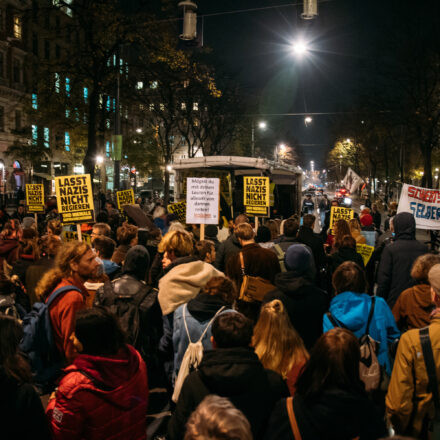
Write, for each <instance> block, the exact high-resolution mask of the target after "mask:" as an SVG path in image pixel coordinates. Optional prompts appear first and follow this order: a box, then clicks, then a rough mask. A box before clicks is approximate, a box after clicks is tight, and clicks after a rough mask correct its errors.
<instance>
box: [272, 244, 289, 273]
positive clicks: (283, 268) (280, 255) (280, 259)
mask: <svg viewBox="0 0 440 440" xmlns="http://www.w3.org/2000/svg"><path fill="white" fill-rule="evenodd" d="M273 247H274V249H275V251H276V253H277V257H278V263H280V267H281V272H286V263H285V262H284V255H285V252H284V251H283V250H282V249H281V246H280V245H279V244H277V243H276V244H274V245H273Z"/></svg>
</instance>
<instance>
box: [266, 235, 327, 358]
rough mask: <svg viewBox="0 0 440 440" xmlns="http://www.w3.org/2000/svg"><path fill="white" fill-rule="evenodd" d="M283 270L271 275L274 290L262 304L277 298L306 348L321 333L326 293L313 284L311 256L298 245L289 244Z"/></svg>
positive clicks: (325, 308)
mask: <svg viewBox="0 0 440 440" xmlns="http://www.w3.org/2000/svg"><path fill="white" fill-rule="evenodd" d="M284 261H285V265H286V269H287V272H281V273H279V274H277V275H276V277H275V287H276V290H273V291H272V292H269V293H268V294H267V295H266V296H265V297H264V301H263V303H267V302H270V301H272V300H274V299H279V300H281V302H282V303H283V304H284V307H285V308H286V311H287V314H288V315H289V318H290V322H291V323H292V325H293V327H294V328H295V329H296V330H297V332H298V333H299V335H300V336H301V338H302V339H303V341H304V345H305V346H306V348H307V350H310V349H311V348H312V347H313V345H314V343H315V342H316V341H317V339H318V338H319V337H320V336H321V334H322V317H323V315H324V313H325V312H326V311H327V309H328V304H329V300H328V296H327V294H326V292H325V291H323V290H321V289H319V288H318V287H316V286H315V284H314V271H313V255H312V252H311V251H310V249H309V248H308V247H307V246H305V245H303V244H301V243H297V244H293V245H291V246H290V247H289V248H288V249H287V251H286V254H285V256H284Z"/></svg>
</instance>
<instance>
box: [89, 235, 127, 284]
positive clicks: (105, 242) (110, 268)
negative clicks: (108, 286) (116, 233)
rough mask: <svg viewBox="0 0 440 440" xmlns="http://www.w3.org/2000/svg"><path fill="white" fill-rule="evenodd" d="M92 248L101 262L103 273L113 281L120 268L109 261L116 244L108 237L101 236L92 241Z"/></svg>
mask: <svg viewBox="0 0 440 440" xmlns="http://www.w3.org/2000/svg"><path fill="white" fill-rule="evenodd" d="M92 246H93V249H94V250H95V252H96V255H97V256H98V258H100V260H101V261H102V265H103V267H104V273H105V274H106V275H107V276H108V277H109V279H110V280H114V279H115V278H116V277H117V276H118V275H119V274H120V272H121V266H119V264H116V263H115V262H114V261H112V260H111V258H112V255H113V252H114V251H115V247H116V243H115V242H114V241H113V240H112V239H111V238H110V237H106V236H104V235H102V236H99V237H96V238H95V239H94V240H93V242H92Z"/></svg>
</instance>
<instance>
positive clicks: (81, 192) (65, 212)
mask: <svg viewBox="0 0 440 440" xmlns="http://www.w3.org/2000/svg"><path fill="white" fill-rule="evenodd" d="M55 191H56V195H57V204H58V213H59V214H60V215H61V221H62V223H87V222H92V221H93V218H94V215H93V212H94V206H93V193H92V185H91V181H90V174H80V175H74V176H60V177H55Z"/></svg>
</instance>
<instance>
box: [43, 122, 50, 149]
mask: <svg viewBox="0 0 440 440" xmlns="http://www.w3.org/2000/svg"><path fill="white" fill-rule="evenodd" d="M49 138H50V133H49V128H48V127H44V129H43V144H44V146H45V148H49Z"/></svg>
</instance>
